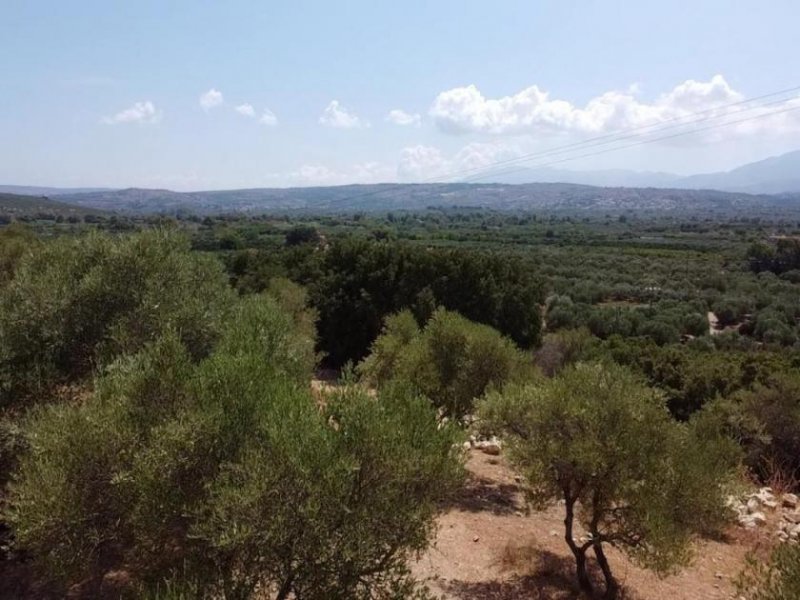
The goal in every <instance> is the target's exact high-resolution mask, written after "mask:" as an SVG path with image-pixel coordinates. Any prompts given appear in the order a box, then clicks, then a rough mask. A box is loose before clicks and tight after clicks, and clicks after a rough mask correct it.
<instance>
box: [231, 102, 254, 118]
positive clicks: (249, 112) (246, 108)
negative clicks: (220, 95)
mask: <svg viewBox="0 0 800 600" xmlns="http://www.w3.org/2000/svg"><path fill="white" fill-rule="evenodd" d="M234 110H235V111H236V112H237V113H239V114H240V115H242V116H243V117H255V116H256V109H255V108H253V105H252V104H247V103H246V102H245V103H244V104H240V105H239V106H237V107H236V108H234Z"/></svg>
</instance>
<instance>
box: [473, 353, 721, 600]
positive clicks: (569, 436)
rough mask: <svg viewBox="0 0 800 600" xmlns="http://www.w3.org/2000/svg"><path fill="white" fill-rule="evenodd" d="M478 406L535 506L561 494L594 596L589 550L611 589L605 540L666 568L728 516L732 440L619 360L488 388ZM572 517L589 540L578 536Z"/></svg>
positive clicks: (581, 570)
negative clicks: (673, 410) (688, 418)
mask: <svg viewBox="0 0 800 600" xmlns="http://www.w3.org/2000/svg"><path fill="white" fill-rule="evenodd" d="M479 414H480V416H481V417H482V418H483V419H484V420H485V423H486V425H487V426H488V427H493V428H495V429H496V430H499V431H502V432H505V434H506V435H507V436H508V438H507V439H508V441H509V448H510V454H509V456H510V459H511V461H512V463H513V464H514V465H515V466H516V467H517V468H518V469H519V470H520V472H521V473H522V474H523V475H524V476H525V478H526V479H527V481H528V482H529V485H530V488H529V498H530V500H531V501H532V502H533V503H534V505H538V506H542V505H544V504H546V503H548V502H551V501H553V500H556V499H560V500H563V501H564V503H565V504H564V506H565V521H564V522H565V533H564V537H565V540H566V543H567V545H568V546H569V548H570V550H571V551H572V553H573V555H574V557H575V560H576V574H577V578H578V582H579V584H580V587H581V588H582V589H583V590H584V591H585V592H587V593H589V594H590V595H591V594H592V592H593V590H592V584H591V581H590V579H589V577H588V574H587V569H586V560H587V552H588V551H589V550H590V549H591V550H592V551H593V552H594V554H595V557H596V558H597V561H598V564H599V565H600V568H601V570H602V572H603V575H604V578H605V587H606V593H605V597H606V598H614V597H615V596H616V594H617V590H618V584H617V582H616V579H615V578H614V576H613V574H612V572H611V568H610V566H609V564H608V561H607V559H606V555H605V550H604V546H605V545H606V544H611V545H613V546H616V547H618V548H620V549H622V550H624V551H626V552H627V553H628V554H629V555H630V556H632V557H633V558H634V559H636V560H638V561H639V562H640V563H641V564H643V565H645V566H649V567H651V568H654V569H655V570H656V571H657V572H658V573H666V572H668V571H669V570H670V569H671V568H673V567H674V566H676V565H679V564H682V563H684V562H685V561H686V560H687V558H688V544H689V541H690V539H691V535H692V534H693V533H694V532H697V531H708V530H711V529H713V528H714V527H715V526H717V525H719V524H720V522H721V520H722V519H723V518H724V517H723V515H724V514H725V508H724V490H723V488H722V485H721V484H722V483H723V482H724V480H725V478H726V475H727V473H728V472H729V469H730V467H732V466H733V460H732V457H734V456H735V454H734V453H733V450H732V448H731V446H732V444H730V443H728V441H727V440H726V439H724V438H723V437H721V436H719V435H717V434H715V433H714V432H713V430H711V429H710V428H709V427H706V428H703V429H702V431H701V430H700V428H699V426H698V427H697V428H695V427H691V426H689V425H686V424H680V423H677V422H675V421H673V420H672V419H671V418H670V416H669V413H668V412H667V410H666V406H665V404H664V401H663V399H662V397H661V396H660V394H658V393H657V392H656V391H654V390H652V389H650V388H648V387H647V386H645V385H643V384H642V383H640V381H639V380H638V379H636V378H635V377H634V376H633V375H632V374H631V373H629V372H628V371H626V370H625V369H623V368H621V367H618V366H602V365H599V364H598V365H578V366H576V367H572V368H570V369H567V370H565V371H564V372H563V373H562V374H561V375H559V376H558V377H555V378H553V379H550V380H547V381H545V382H544V383H541V384H539V385H526V386H521V387H520V386H515V387H510V388H508V389H507V390H506V391H504V392H501V393H491V394H489V395H488V397H487V398H486V399H485V400H484V401H483V402H482V403H481V405H480V408H479ZM687 457H691V460H687ZM576 518H578V519H580V522H581V524H582V525H583V527H584V528H585V530H586V531H587V533H588V537H589V539H588V541H576V540H577V538H578V534H577V533H576V532H575V531H574V529H573V528H574V526H575V519H576Z"/></svg>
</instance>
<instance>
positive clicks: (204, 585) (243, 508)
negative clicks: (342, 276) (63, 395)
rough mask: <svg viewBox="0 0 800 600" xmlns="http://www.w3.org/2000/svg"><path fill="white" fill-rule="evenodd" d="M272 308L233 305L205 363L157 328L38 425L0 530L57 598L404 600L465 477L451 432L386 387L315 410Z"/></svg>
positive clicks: (303, 354)
mask: <svg viewBox="0 0 800 600" xmlns="http://www.w3.org/2000/svg"><path fill="white" fill-rule="evenodd" d="M293 317H294V315H292V314H289V313H287V312H286V311H284V310H282V309H281V308H280V306H279V305H278V303H277V302H276V301H275V300H274V299H273V298H271V297H269V296H250V297H247V298H245V299H242V300H240V301H238V302H237V303H236V305H235V306H234V307H233V309H232V311H231V315H230V318H229V320H228V321H227V322H226V323H225V327H224V328H223V331H224V333H223V334H222V336H221V338H220V339H219V341H218V342H217V343H216V345H215V347H214V350H213V351H212V353H211V354H210V355H209V356H208V357H205V358H197V357H194V356H192V354H191V353H190V352H188V350H187V347H186V344H185V343H184V341H183V340H182V339H181V337H180V336H179V335H178V333H177V332H175V331H172V330H168V331H166V332H165V333H164V334H163V335H162V336H161V337H159V338H158V339H157V340H156V341H154V342H152V343H148V344H146V345H145V346H144V348H143V349H142V350H140V351H139V352H137V353H135V354H132V355H126V356H123V357H121V358H120V359H118V360H117V361H116V362H114V363H113V364H112V365H110V366H109V367H108V368H107V369H105V371H104V373H103V374H102V375H101V376H100V377H99V379H98V380H97V382H96V384H95V386H94V391H93V393H92V394H90V395H89V396H88V397H87V398H86V399H85V400H84V401H83V402H82V403H80V404H51V405H48V406H41V407H39V408H37V409H35V410H34V414H33V415H32V416H31V417H30V419H29V423H28V424H27V432H28V437H29V439H30V446H31V448H30V451H29V452H27V453H25V454H24V456H23V457H22V460H21V463H20V467H19V471H18V476H17V477H16V479H15V481H14V482H13V483H12V484H11V487H10V494H9V498H8V507H9V508H8V510H7V511H6V517H7V519H8V521H9V522H10V524H11V525H12V527H13V529H14V532H15V534H16V544H17V548H19V549H21V550H25V551H27V552H29V554H30V555H31V556H32V557H33V559H34V561H35V563H36V564H37V565H38V566H39V567H40V568H41V570H42V572H43V573H45V574H46V575H48V576H50V577H53V578H55V579H56V580H58V581H60V582H62V583H63V584H64V585H65V586H66V585H68V584H70V583H74V582H78V581H86V580H89V581H91V580H96V579H97V578H100V577H102V575H103V573H106V572H108V571H110V570H125V571H127V572H129V573H130V575H131V579H132V580H133V581H134V582H136V585H137V589H136V590H134V592H135V593H136V594H139V595H145V594H147V593H152V592H153V591H154V590H164V589H167V590H173V591H174V590H182V589H187V590H193V593H192V596H193V597H224V598H251V597H259V598H263V597H271V598H276V599H285V598H288V597H294V598H307V599H311V600H314V599H319V600H322V599H327V598H334V599H336V598H341V599H345V598H355V599H359V598H363V599H367V598H387V599H388V598H395V599H397V600H400V599H401V598H411V597H415V596H416V595H418V594H421V593H422V591H421V590H420V588H419V586H418V585H417V583H416V582H415V581H414V579H413V578H412V577H411V575H410V573H409V570H408V566H407V565H408V562H409V561H408V559H409V557H410V556H412V555H413V554H414V553H415V552H419V551H421V550H423V549H424V548H425V547H426V546H427V544H428V543H429V541H430V539H431V536H432V533H433V528H434V522H435V521H434V517H435V516H436V514H437V511H438V510H439V506H440V501H441V500H442V499H443V497H445V496H446V495H447V494H449V493H450V492H451V490H453V489H454V487H455V486H456V485H457V484H458V483H459V481H460V477H461V465H460V459H459V455H458V453H457V448H458V444H457V442H458V439H457V432H456V431H455V430H454V429H452V428H449V427H443V428H439V427H438V425H437V422H436V419H435V414H434V411H433V409H432V407H431V406H430V403H429V402H428V401H427V400H425V399H423V398H420V397H417V396H415V395H414V394H413V393H409V391H408V389H407V388H405V389H404V388H401V387H395V388H392V389H390V390H387V391H386V392H385V393H383V394H381V395H380V397H379V398H377V399H376V398H373V397H371V396H369V395H368V394H366V393H364V392H363V391H359V390H357V389H349V390H345V391H343V392H342V393H341V394H340V395H339V396H338V397H334V398H331V399H329V401H328V402H327V403H326V404H325V406H322V407H320V406H318V405H317V404H316V403H315V402H314V400H313V398H312V396H311V394H310V389H309V381H310V376H311V367H312V366H313V358H314V354H313V342H312V341H311V340H310V339H309V338H308V336H307V335H306V334H305V333H304V332H303V327H301V326H298V324H297V323H296V319H295V318H293Z"/></svg>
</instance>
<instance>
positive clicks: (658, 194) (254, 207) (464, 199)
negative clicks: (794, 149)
mask: <svg viewBox="0 0 800 600" xmlns="http://www.w3.org/2000/svg"><path fill="white" fill-rule="evenodd" d="M59 200H60V201H63V202H68V203H71V204H75V205H77V206H82V207H87V208H98V209H102V210H108V211H118V212H124V213H134V214H153V213H165V214H177V213H181V212H184V213H192V214H198V215H207V214H219V213H250V214H258V213H273V214H274V213H287V212H306V213H337V212H338V213H341V212H385V211H399V210H425V209H427V208H431V207H433V208H461V209H463V208H491V209H496V210H541V211H549V212H567V211H568V212H573V213H574V212H607V213H619V212H622V211H627V210H637V211H657V212H676V213H682V214H683V213H687V212H695V213H697V212H708V211H717V212H719V211H742V210H746V211H749V212H751V213H759V212H760V213H763V214H772V213H773V212H774V211H776V210H800V200H798V199H792V198H779V197H776V196H768V195H751V194H743V193H729V192H720V191H715V190H684V189H659V188H626V187H593V186H587V185H576V184H569V183H531V184H520V185H513V184H499V183H483V184H480V183H478V184H476V183H429V184H389V183H384V184H374V185H345V186H336V187H313V188H261V189H245V190H220V191H208V192H173V191H170V190H148V189H137V188H132V189H126V190H116V191H106V192H91V193H85V194H69V195H64V196H59Z"/></svg>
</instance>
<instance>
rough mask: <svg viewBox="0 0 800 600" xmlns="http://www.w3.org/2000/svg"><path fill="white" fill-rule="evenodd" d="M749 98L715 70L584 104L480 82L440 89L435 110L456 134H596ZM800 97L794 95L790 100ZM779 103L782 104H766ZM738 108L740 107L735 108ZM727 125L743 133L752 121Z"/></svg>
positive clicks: (774, 122) (768, 121)
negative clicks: (489, 88)
mask: <svg viewBox="0 0 800 600" xmlns="http://www.w3.org/2000/svg"><path fill="white" fill-rule="evenodd" d="M743 99H744V96H743V95H742V94H741V93H740V92H738V91H737V90H735V89H733V88H732V87H731V86H730V84H729V83H728V82H727V81H726V80H725V78H724V77H723V76H722V75H715V76H714V77H712V78H711V79H710V80H709V81H695V80H693V79H690V80H687V81H684V82H683V83H681V84H679V85H677V86H675V87H674V88H673V89H672V90H670V91H669V92H666V93H664V94H662V95H660V96H659V97H657V98H656V99H655V100H654V101H652V102H645V101H642V100H640V99H639V98H638V87H637V86H631V87H630V88H628V89H627V90H625V91H609V92H606V93H604V94H601V95H600V96H597V97H595V98H592V99H591V100H589V102H587V103H586V105H585V106H584V107H578V106H575V105H574V104H572V103H571V102H569V101H567V100H562V99H557V98H552V97H551V96H550V94H549V93H548V92H546V91H543V90H542V89H540V88H539V87H538V86H535V85H534V86H531V87H528V88H526V89H524V90H522V91H520V92H519V93H517V94H514V95H513V96H504V97H501V98H486V97H485V96H484V95H483V94H482V93H481V92H480V90H478V88H477V87H476V86H474V85H469V86H466V87H459V88H454V89H451V90H447V91H445V92H442V93H440V94H439V95H438V96H437V97H436V99H435V100H434V102H433V105H432V106H431V108H430V115H431V117H432V118H433V120H434V123H436V125H437V127H438V128H439V129H441V130H442V131H444V132H447V133H451V134H464V133H485V134H493V135H519V134H542V133H548V132H550V133H576V134H595V133H603V132H607V131H615V130H619V129H628V128H634V127H641V126H644V125H652V124H657V123H660V122H663V121H667V120H672V119H680V118H681V117H687V116H689V115H692V114H694V113H697V112H701V111H712V113H711V114H714V113H713V111H715V110H719V111H720V113H719V114H724V113H723V111H724V109H722V107H723V106H725V105H729V104H732V103H735V102H739V101H741V100H743ZM797 101H798V99H794V100H789V101H787V105H789V104H790V103H791V102H797ZM776 109H780V106H778V107H775V106H772V107H770V108H769V109H765V110H776ZM735 112H736V111H735V109H734V110H733V111H732V113H733V114H735ZM754 114H757V113H756V112H754V113H749V112H748V114H747V116H753V115H754ZM732 119H733V117H732ZM733 120H736V119H733ZM790 120H792V119H790ZM793 121H794V122H796V126H797V127H800V117H797V116H794V117H793ZM785 125H786V119H785V118H780V115H778V117H777V118H774V119H773V118H771V117H770V118H764V119H759V124H758V125H757V129H758V130H759V131H766V130H769V129H772V130H776V131H780V128H781V127H785ZM725 129H726V131H731V130H733V131H734V132H738V133H743V132H747V131H748V129H752V127H749V126H742V127H739V126H732V129H729V128H725Z"/></svg>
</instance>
